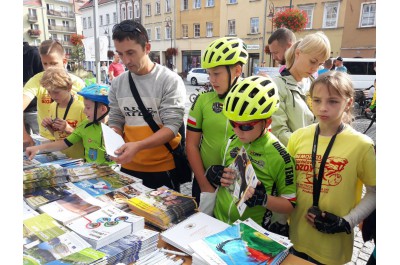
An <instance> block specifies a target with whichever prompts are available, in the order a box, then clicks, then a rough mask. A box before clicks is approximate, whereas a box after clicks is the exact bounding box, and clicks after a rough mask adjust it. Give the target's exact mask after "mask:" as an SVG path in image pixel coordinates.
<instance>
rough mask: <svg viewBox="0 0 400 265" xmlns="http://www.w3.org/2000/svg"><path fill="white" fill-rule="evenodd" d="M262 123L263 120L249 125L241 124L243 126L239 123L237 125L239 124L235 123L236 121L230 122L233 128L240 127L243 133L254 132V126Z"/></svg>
mask: <svg viewBox="0 0 400 265" xmlns="http://www.w3.org/2000/svg"><path fill="white" fill-rule="evenodd" d="M260 121H261V120H258V121H252V122H249V123H241V124H239V123H237V122H234V121H231V120H229V122H230V124H231V125H232V127H233V128H236V127H238V128H239V129H240V130H241V131H243V132H248V131H251V130H253V129H254V125H256V124H257V123H259V122H260Z"/></svg>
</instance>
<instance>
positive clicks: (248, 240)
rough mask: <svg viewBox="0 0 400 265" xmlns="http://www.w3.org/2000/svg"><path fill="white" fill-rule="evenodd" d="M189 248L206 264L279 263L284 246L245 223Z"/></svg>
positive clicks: (284, 252)
mask: <svg viewBox="0 0 400 265" xmlns="http://www.w3.org/2000/svg"><path fill="white" fill-rule="evenodd" d="M190 247H191V248H192V249H193V250H194V251H195V252H196V253H197V254H198V255H200V256H201V258H203V259H204V260H206V261H207V262H208V263H209V264H246V265H247V264H248V265H252V264H254V265H255V264H267V265H272V264H274V265H275V264H280V262H281V261H282V260H283V258H284V257H286V256H287V253H288V250H287V248H286V247H285V246H283V245H281V244H280V243H278V242H276V241H275V240H273V239H271V238H269V237H268V236H266V235H264V234H263V233H260V232H259V231H257V230H255V229H254V228H252V227H250V226H248V225H247V224H245V223H239V224H236V225H231V226H230V227H228V228H227V229H225V230H224V231H221V232H219V233H216V234H214V235H211V236H208V237H205V238H203V239H201V240H198V241H196V242H194V243H192V244H190Z"/></svg>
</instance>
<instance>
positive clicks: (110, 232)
mask: <svg viewBox="0 0 400 265" xmlns="http://www.w3.org/2000/svg"><path fill="white" fill-rule="evenodd" d="M66 226H67V227H68V228H69V229H71V230H72V231H74V232H76V233H77V234H79V235H80V236H82V237H83V238H84V239H85V240H86V241H87V242H89V243H90V244H91V245H92V247H93V248H95V249H99V248H101V247H103V246H105V245H107V244H110V243H112V242H114V241H116V240H118V239H121V238H122V237H124V236H127V235H130V234H132V233H134V232H136V231H138V230H140V229H143V228H144V219H143V217H141V216H136V215H133V214H130V213H126V212H124V211H121V210H120V209H118V208H116V207H114V206H112V205H108V206H106V207H103V208H102V209H100V210H98V211H95V212H92V213H90V214H88V215H85V216H83V217H80V218H78V219H76V220H73V221H71V222H69V223H67V224H66Z"/></svg>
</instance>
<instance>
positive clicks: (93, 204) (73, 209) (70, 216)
mask: <svg viewBox="0 0 400 265" xmlns="http://www.w3.org/2000/svg"><path fill="white" fill-rule="evenodd" d="M105 205H106V203H104V202H102V201H100V200H97V199H95V198H93V197H91V196H90V195H88V194H85V193H83V192H81V193H75V194H71V195H68V196H65V197H64V198H62V199H60V200H57V201H54V202H51V203H48V204H45V205H43V206H41V207H39V210H40V211H41V212H44V213H47V214H49V215H50V216H51V217H53V218H54V219H56V220H58V221H60V222H61V223H62V224H66V223H68V222H70V221H72V220H75V219H77V218H79V217H81V216H84V215H87V214H89V213H92V212H94V211H97V210H99V209H101V208H102V207H104V206H105Z"/></svg>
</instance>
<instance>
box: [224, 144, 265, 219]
mask: <svg viewBox="0 0 400 265" xmlns="http://www.w3.org/2000/svg"><path fill="white" fill-rule="evenodd" d="M229 168H231V169H234V170H235V172H236V178H235V181H234V182H233V183H232V185H230V186H229V187H228V190H229V192H230V193H231V195H232V198H233V202H234V203H235V205H236V207H237V209H238V211H239V214H240V215H242V214H243V212H244V210H245V209H246V206H247V205H246V204H245V203H244V195H245V194H246V192H247V190H248V188H249V187H250V186H251V187H253V188H255V187H256V186H257V182H258V179H257V176H256V173H255V172H254V168H253V166H252V165H251V162H250V160H249V157H248V155H247V153H246V149H244V147H242V148H241V149H240V151H239V153H238V154H237V156H236V158H235V160H234V161H233V163H232V164H230V165H229Z"/></svg>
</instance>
